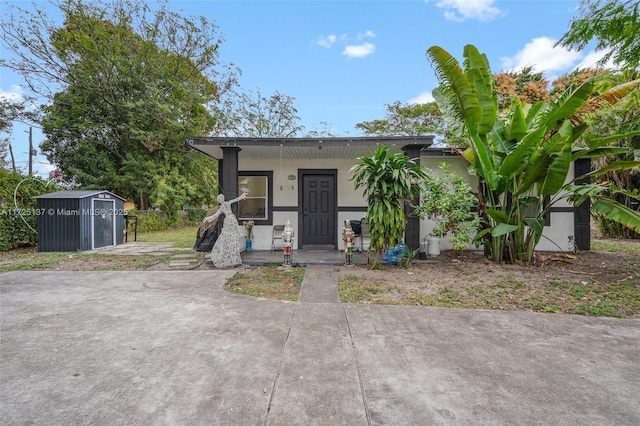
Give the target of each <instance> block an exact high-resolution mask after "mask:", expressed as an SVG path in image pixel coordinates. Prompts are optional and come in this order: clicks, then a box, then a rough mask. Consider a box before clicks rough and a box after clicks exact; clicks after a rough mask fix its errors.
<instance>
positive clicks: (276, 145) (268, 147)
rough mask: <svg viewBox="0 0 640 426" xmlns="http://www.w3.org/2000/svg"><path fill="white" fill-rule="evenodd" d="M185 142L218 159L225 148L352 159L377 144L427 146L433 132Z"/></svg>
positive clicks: (248, 154) (243, 155) (266, 155)
mask: <svg viewBox="0 0 640 426" xmlns="http://www.w3.org/2000/svg"><path fill="white" fill-rule="evenodd" d="M185 144H186V145H187V146H190V147H191V148H193V149H195V150H197V151H200V152H202V153H203V154H206V155H208V156H210V157H213V158H215V159H217V160H221V159H222V157H223V149H224V148H233V147H235V148H239V149H240V151H239V154H238V158H239V159H242V160H248V159H255V160H264V159H283V160H311V159H355V158H357V157H360V156H368V155H371V154H372V153H373V151H375V149H376V147H377V146H378V145H387V146H388V147H389V150H390V151H391V152H398V151H400V150H402V149H403V148H404V147H408V146H412V145H415V146H416V147H420V149H426V148H428V147H429V146H431V145H432V144H433V136H397V137H351V138H349V137H338V138H336V137H331V138H229V137H189V138H187V139H186V141H185Z"/></svg>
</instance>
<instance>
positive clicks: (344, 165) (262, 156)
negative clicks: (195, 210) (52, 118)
mask: <svg viewBox="0 0 640 426" xmlns="http://www.w3.org/2000/svg"><path fill="white" fill-rule="evenodd" d="M185 143H186V145H187V146H190V147H191V148H193V149H195V150H197V151H199V152H202V153H203V154H206V155H208V156H210V157H213V158H215V159H216V160H218V179H219V185H220V192H221V193H222V194H224V196H225V198H226V199H227V200H229V199H232V198H235V197H236V196H238V194H241V193H242V191H243V190H245V189H246V190H248V191H249V192H248V197H247V199H245V200H242V201H241V202H240V203H239V205H236V204H234V205H233V209H234V213H235V214H236V216H237V218H238V222H239V224H240V226H242V223H243V221H249V220H253V221H254V222H255V227H254V229H253V233H254V241H253V249H254V250H270V249H271V247H272V236H273V226H274V225H283V224H284V223H285V222H286V221H290V222H291V223H292V224H293V229H294V233H295V240H294V248H295V249H298V248H311V247H317V246H322V247H328V248H335V249H339V250H341V249H342V247H343V243H342V227H343V226H344V222H345V221H346V220H360V219H361V218H363V217H365V215H366V211H367V200H366V198H365V197H364V196H363V191H362V189H358V190H356V189H355V188H354V183H353V181H352V180H350V178H351V176H350V174H349V169H350V168H351V167H352V166H353V165H354V164H356V163H357V158H358V157H360V156H370V155H372V153H373V152H374V151H375V149H376V147H377V146H378V145H380V144H383V145H387V146H388V147H389V150H390V151H391V152H400V151H401V152H404V153H405V154H406V155H407V156H408V157H410V158H413V159H415V161H416V162H417V163H419V164H420V165H422V166H424V167H427V168H429V169H431V170H434V171H437V170H439V169H438V166H439V163H440V162H442V161H445V162H447V163H449V164H450V169H452V170H455V171H457V172H459V173H462V174H463V176H465V178H466V179H467V181H468V182H469V184H471V186H472V188H474V189H475V188H477V186H478V185H477V177H475V176H472V175H470V174H469V172H468V163H467V162H466V160H465V159H464V158H462V157H461V156H460V155H458V154H457V153H456V152H454V151H453V150H451V149H448V148H446V149H443V148H431V145H432V144H433V136H401V137H331V138H286V139H283V138H250V137H246V138H238V137H190V138H187V140H186V142H185ZM579 167H583V168H584V167H588V164H587V165H585V164H575V165H574V168H579ZM580 170H584V169H580ZM580 173H584V171H580ZM585 204H586V203H585ZM585 208H586V210H585ZM433 225H434V224H433V223H432V222H431V221H428V220H420V218H418V217H411V216H410V217H408V223H407V227H406V230H405V243H406V244H407V245H408V246H409V247H412V248H416V247H418V246H421V245H422V242H423V239H424V237H425V236H427V235H428V234H429V232H430V231H431V230H432V229H433ZM241 232H244V230H243V229H242V230H241ZM589 239H590V236H589V206H588V205H587V206H585V205H583V206H581V208H578V209H576V208H574V207H573V206H572V205H570V204H563V205H556V206H554V207H553V208H552V211H551V214H550V217H549V218H548V220H547V227H546V229H545V232H544V237H543V238H542V240H541V241H540V244H539V245H538V250H548V251H554V250H558V249H559V248H560V249H563V250H567V249H570V248H571V244H572V243H573V242H572V240H573V241H575V243H576V244H577V246H578V248H580V249H588V248H589ZM441 248H442V249H445V250H446V249H450V248H451V245H450V243H449V242H448V241H447V240H446V238H445V239H443V241H442V243H441Z"/></svg>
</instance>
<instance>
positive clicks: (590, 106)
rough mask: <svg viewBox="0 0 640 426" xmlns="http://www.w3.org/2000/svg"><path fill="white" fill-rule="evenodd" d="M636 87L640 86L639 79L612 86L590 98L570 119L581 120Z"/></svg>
mask: <svg viewBox="0 0 640 426" xmlns="http://www.w3.org/2000/svg"><path fill="white" fill-rule="evenodd" d="M638 87H640V79H636V80H631V81H628V82H626V83H622V84H619V85H617V86H614V87H612V88H611V89H609V90H607V91H606V92H604V93H602V94H600V95H598V96H594V97H592V98H590V99H589V100H588V101H587V102H586V103H585V104H584V105H583V106H582V107H581V108H580V109H579V110H577V111H576V112H575V114H573V116H572V117H571V121H572V122H574V123H581V122H583V121H584V117H587V116H589V115H591V114H593V113H596V112H597V111H599V110H600V109H601V108H602V106H603V105H605V104H611V105H613V104H615V103H616V102H618V101H619V100H620V99H622V98H624V97H625V96H627V95H628V94H629V93H631V92H632V91H633V90H637V89H638Z"/></svg>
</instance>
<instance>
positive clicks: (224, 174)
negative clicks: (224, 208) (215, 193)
mask: <svg viewBox="0 0 640 426" xmlns="http://www.w3.org/2000/svg"><path fill="white" fill-rule="evenodd" d="M220 148H221V149H222V167H221V169H222V170H219V171H218V180H219V182H220V186H221V187H222V194H223V195H224V198H225V200H232V199H234V198H236V197H237V196H238V195H239V194H238V153H239V152H240V148H238V147H237V146H222V147H220ZM231 211H233V214H234V215H236V217H237V216H238V203H233V204H232V205H231Z"/></svg>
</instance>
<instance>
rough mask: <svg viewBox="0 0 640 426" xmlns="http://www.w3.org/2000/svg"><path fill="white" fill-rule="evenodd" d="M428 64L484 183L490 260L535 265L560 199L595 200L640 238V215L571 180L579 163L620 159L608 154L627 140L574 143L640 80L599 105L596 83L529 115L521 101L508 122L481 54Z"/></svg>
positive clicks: (434, 54) (624, 165)
mask: <svg viewBox="0 0 640 426" xmlns="http://www.w3.org/2000/svg"><path fill="white" fill-rule="evenodd" d="M427 56H428V58H429V59H430V60H431V63H432V66H433V67H434V70H435V72H436V75H437V77H438V80H439V82H440V86H439V87H438V88H436V89H435V90H434V93H433V95H434V98H435V99H436V100H437V101H438V103H439V105H440V106H441V109H442V110H443V111H446V112H447V113H448V114H450V115H451V118H452V119H453V120H457V121H458V122H459V123H460V125H461V126H462V127H463V128H464V129H465V131H466V133H467V134H468V135H469V138H470V140H471V148H470V149H468V150H467V151H466V152H465V155H464V156H465V158H466V159H467V160H468V161H469V162H470V163H471V165H472V167H473V169H474V171H475V173H476V174H477V175H478V177H479V178H480V181H481V186H480V187H479V190H478V214H479V215H480V218H481V221H482V225H481V226H482V228H481V230H480V232H479V233H478V235H477V237H476V239H477V241H478V242H481V243H483V244H484V249H485V253H486V255H487V256H488V257H489V258H490V259H492V260H494V261H496V262H503V261H514V260H520V261H526V262H530V261H532V260H533V255H534V249H535V247H536V245H537V244H538V242H539V240H540V238H541V237H542V232H543V228H544V215H545V214H546V213H547V212H548V211H549V209H550V208H551V206H553V205H554V204H555V203H557V202H558V201H559V200H561V199H568V200H569V201H571V202H573V203H576V204H580V203H582V202H584V201H585V200H586V199H591V200H592V201H593V204H592V211H595V212H596V213H598V214H602V215H605V216H606V217H607V218H609V219H611V220H615V221H617V222H620V223H623V224H625V225H626V226H629V227H630V228H632V229H634V230H640V213H639V212H637V211H634V210H631V209H629V208H627V207H625V206H624V205H621V204H620V203H618V202H616V201H615V200H614V199H612V198H611V197H609V196H607V195H606V194H605V193H604V190H605V189H606V188H605V187H603V186H601V185H597V184H587V185H576V181H577V180H578V179H580V178H583V177H584V176H574V178H573V179H568V175H569V171H570V168H571V162H572V161H574V160H577V159H579V158H599V157H602V156H605V155H610V154H617V153H620V152H621V151H620V149H617V148H611V147H607V146H606V144H607V143H609V142H610V141H611V140H614V139H617V138H619V137H620V135H614V136H609V137H606V138H601V139H595V138H590V139H589V140H588V145H587V146H584V147H580V146H577V144H575V142H576V141H577V140H578V138H580V137H581V136H582V135H583V134H584V132H585V131H586V130H587V128H588V124H587V123H586V122H585V120H586V118H587V117H588V116H589V115H590V114H592V113H593V111H595V110H597V109H598V108H600V107H601V106H602V105H603V104H605V103H611V104H613V103H616V102H617V101H618V100H620V99H622V98H623V97H624V96H625V95H627V94H628V93H630V92H632V91H633V90H637V87H638V86H639V85H640V80H634V81H631V82H628V83H624V84H622V85H619V86H616V87H613V88H612V89H610V90H608V91H606V92H604V93H602V94H599V95H595V96H593V97H592V94H593V89H594V81H593V79H589V80H587V81H586V82H585V83H583V84H582V85H580V86H575V85H572V86H570V87H569V88H568V89H567V91H565V92H564V93H563V94H562V95H561V96H559V97H558V98H557V99H555V100H553V101H550V102H543V101H540V102H537V103H536V104H535V105H532V106H531V107H530V108H526V109H525V108H523V107H522V105H521V103H520V101H519V100H518V98H517V97H514V98H513V100H512V104H511V108H510V110H509V112H508V113H507V114H506V115H502V114H500V113H499V109H498V97H497V94H496V91H495V89H494V86H493V81H494V80H493V78H492V76H491V70H490V68H489V61H488V59H487V57H486V55H484V54H480V53H479V52H478V50H477V49H476V48H475V46H472V45H467V46H465V48H464V58H465V61H464V69H463V68H462V67H461V66H460V64H459V62H458V61H457V60H456V59H455V58H454V57H453V56H451V54H449V53H448V52H446V51H445V50H444V49H442V48H441V47H438V46H433V47H431V48H429V49H428V50H427ZM634 133H635V134H640V132H631V134H634ZM634 167H635V168H637V167H640V161H618V162H615V163H610V164H609V165H608V166H606V167H605V168H602V169H599V170H595V171H593V172H591V173H590V174H589V175H590V176H596V175H600V174H603V173H606V172H607V171H611V170H624V169H630V168H634ZM567 180H569V182H568V183H567Z"/></svg>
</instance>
